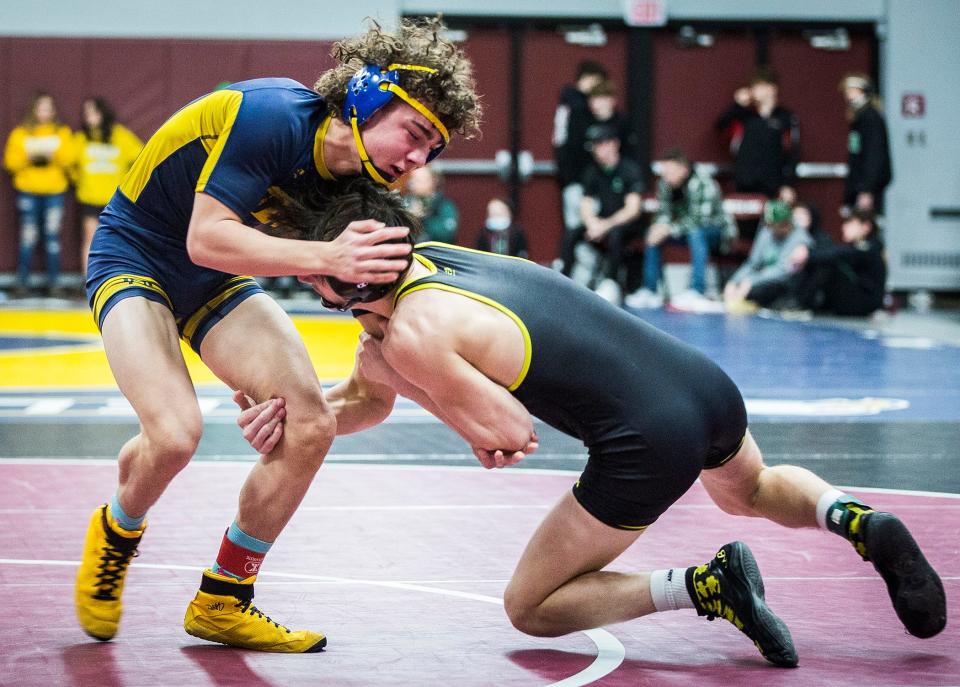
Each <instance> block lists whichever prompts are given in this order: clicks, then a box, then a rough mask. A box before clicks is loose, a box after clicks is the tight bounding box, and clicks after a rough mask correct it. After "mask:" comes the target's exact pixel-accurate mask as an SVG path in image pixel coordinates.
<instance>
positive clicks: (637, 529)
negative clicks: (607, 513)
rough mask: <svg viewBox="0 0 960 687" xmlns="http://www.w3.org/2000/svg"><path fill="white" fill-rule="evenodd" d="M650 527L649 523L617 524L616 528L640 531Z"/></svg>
mask: <svg viewBox="0 0 960 687" xmlns="http://www.w3.org/2000/svg"><path fill="white" fill-rule="evenodd" d="M648 527H650V525H617V529H618V530H633V531H634V532H637V531H642V530H645V529H647V528H648Z"/></svg>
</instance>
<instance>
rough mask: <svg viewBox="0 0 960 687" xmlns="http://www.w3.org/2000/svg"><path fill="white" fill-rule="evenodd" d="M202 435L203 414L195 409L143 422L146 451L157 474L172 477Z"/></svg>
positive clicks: (186, 459) (193, 451)
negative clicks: (152, 459)
mask: <svg viewBox="0 0 960 687" xmlns="http://www.w3.org/2000/svg"><path fill="white" fill-rule="evenodd" d="M202 435H203V417H202V416H201V414H200V411H199V409H197V410H196V412H191V413H183V414H179V415H177V416H171V417H165V418H163V419H162V420H159V421H147V422H144V423H143V437H144V441H145V444H146V448H147V451H148V452H149V453H150V454H151V455H152V456H153V458H154V461H153V462H154V466H155V469H156V470H157V471H159V473H160V475H158V476H163V475H165V476H166V477H168V478H170V479H172V478H173V476H174V475H176V474H177V473H178V472H180V471H181V470H182V469H183V468H184V467H186V465H187V464H188V463H189V462H190V459H191V458H193V455H194V454H195V453H196V452H197V446H198V445H199V443H200V437H201V436H202Z"/></svg>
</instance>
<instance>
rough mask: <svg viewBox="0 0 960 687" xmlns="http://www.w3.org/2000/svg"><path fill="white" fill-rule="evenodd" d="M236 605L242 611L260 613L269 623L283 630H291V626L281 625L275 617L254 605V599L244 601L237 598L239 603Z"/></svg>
mask: <svg viewBox="0 0 960 687" xmlns="http://www.w3.org/2000/svg"><path fill="white" fill-rule="evenodd" d="M235 606H236V607H237V608H239V609H240V612H241V613H248V612H249V613H250V615H258V616H260V617H261V618H263V619H264V620H266V621H267V622H268V623H273V624H274V625H275V626H276V627H277V628H279V629H281V630H286V631H287V632H290V628H289V627H287V626H285V625H281V624H280V623H278V622H277V621H276V620H274V619H273V618H271V617H270V616H268V615H267V614H266V613H264V612H263V611H261V610H260V609H259V608H257V607H256V606H254V605H253V599H247V600H246V601H244V600H242V599H238V600H237V603H236V604H235Z"/></svg>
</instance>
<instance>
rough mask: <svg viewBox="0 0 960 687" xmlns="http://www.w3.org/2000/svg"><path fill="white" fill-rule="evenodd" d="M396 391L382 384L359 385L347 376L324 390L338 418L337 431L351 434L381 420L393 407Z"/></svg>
mask: <svg viewBox="0 0 960 687" xmlns="http://www.w3.org/2000/svg"><path fill="white" fill-rule="evenodd" d="M396 397H397V394H396V392H395V391H394V390H393V389H391V388H390V387H387V386H385V385H381V384H370V383H367V384H366V385H361V384H358V383H357V382H356V380H355V379H353V378H350V379H347V380H346V381H343V382H340V383H339V384H337V385H336V386H335V387H333V388H332V389H330V391H328V392H327V394H326V398H327V403H328V404H329V405H330V409H331V410H332V411H333V414H334V416H335V417H336V418H337V435H338V436H340V435H344V434H353V433H355V432H359V431H361V430H364V429H368V428H370V427H374V426H376V425H379V424H380V423H381V422H383V421H384V420H385V419H387V417H389V415H390V411H391V410H393V404H394V401H395V399H396Z"/></svg>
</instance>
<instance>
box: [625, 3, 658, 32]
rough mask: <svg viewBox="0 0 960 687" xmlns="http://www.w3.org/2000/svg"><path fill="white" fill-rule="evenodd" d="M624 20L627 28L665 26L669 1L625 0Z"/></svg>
mask: <svg viewBox="0 0 960 687" xmlns="http://www.w3.org/2000/svg"><path fill="white" fill-rule="evenodd" d="M623 18H624V21H625V22H626V23H627V26H664V25H665V24H666V23H667V0H624V7H623Z"/></svg>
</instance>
